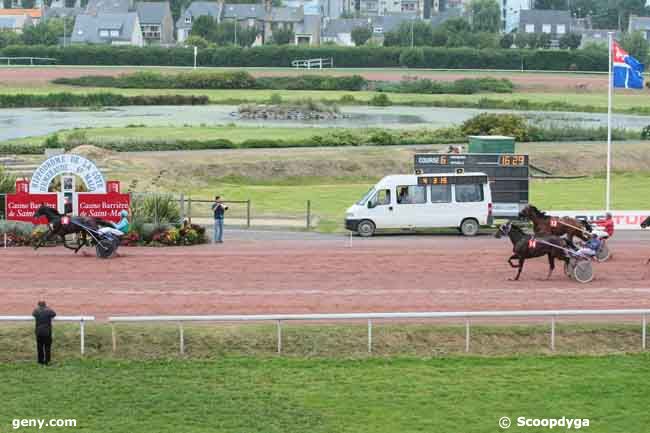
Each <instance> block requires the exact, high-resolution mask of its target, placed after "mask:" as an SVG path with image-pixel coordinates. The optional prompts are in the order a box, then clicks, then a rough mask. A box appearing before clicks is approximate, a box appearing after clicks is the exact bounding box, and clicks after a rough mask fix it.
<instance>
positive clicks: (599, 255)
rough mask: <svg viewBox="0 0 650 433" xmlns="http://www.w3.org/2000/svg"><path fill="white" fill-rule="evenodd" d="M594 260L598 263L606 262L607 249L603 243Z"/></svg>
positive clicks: (607, 257)
mask: <svg viewBox="0 0 650 433" xmlns="http://www.w3.org/2000/svg"><path fill="white" fill-rule="evenodd" d="M596 258H597V259H598V261H599V262H606V261H607V260H608V259H609V247H608V246H607V244H606V243H603V244H602V245H601V247H600V249H599V250H598V252H597V253H596Z"/></svg>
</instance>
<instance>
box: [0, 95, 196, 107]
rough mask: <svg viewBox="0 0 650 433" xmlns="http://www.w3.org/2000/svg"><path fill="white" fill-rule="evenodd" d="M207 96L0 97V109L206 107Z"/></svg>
mask: <svg viewBox="0 0 650 433" xmlns="http://www.w3.org/2000/svg"><path fill="white" fill-rule="evenodd" d="M208 102H209V100H208V97H207V96H196V95H188V96H185V95H152V96H145V95H141V96H124V95H119V94H115V93H90V94H87V95H83V94H73V93H65V92H63V93H49V94H44V95H40V94H39V95H29V94H16V95H2V94H0V108H25V107H49V108H53V107H109V106H110V107H119V106H124V105H206V104H208Z"/></svg>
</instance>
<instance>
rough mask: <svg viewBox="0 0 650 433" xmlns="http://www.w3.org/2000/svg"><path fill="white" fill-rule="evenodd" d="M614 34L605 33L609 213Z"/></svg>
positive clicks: (608, 204)
mask: <svg viewBox="0 0 650 433" xmlns="http://www.w3.org/2000/svg"><path fill="white" fill-rule="evenodd" d="M613 36H614V32H607V46H608V47H609V50H608V51H609V73H608V79H609V82H608V85H607V181H606V183H607V185H606V193H605V210H606V211H607V212H609V211H610V197H611V193H610V189H611V171H612V82H613V77H612V45H613V44H612V42H613Z"/></svg>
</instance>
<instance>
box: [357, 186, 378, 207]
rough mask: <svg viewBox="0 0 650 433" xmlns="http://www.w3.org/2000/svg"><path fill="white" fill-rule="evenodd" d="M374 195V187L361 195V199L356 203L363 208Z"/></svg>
mask: <svg viewBox="0 0 650 433" xmlns="http://www.w3.org/2000/svg"><path fill="white" fill-rule="evenodd" d="M374 194H375V187H374V186H373V187H372V188H370V190H369V191H368V192H367V193H365V194H364V195H363V198H362V199H361V200H359V201H358V202H357V204H358V205H359V206H363V205H365V204H366V202H367V201H368V200H370V197H372V196H373V195H374Z"/></svg>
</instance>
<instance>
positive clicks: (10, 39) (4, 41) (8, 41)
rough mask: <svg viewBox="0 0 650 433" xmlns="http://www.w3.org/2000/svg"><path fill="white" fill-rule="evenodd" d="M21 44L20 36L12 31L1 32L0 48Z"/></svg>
mask: <svg viewBox="0 0 650 433" xmlns="http://www.w3.org/2000/svg"><path fill="white" fill-rule="evenodd" d="M20 43H21V40H20V35H17V34H16V33H14V32H12V31H0V48H4V47H8V46H9V45H19V44H20Z"/></svg>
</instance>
